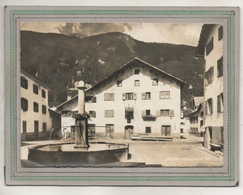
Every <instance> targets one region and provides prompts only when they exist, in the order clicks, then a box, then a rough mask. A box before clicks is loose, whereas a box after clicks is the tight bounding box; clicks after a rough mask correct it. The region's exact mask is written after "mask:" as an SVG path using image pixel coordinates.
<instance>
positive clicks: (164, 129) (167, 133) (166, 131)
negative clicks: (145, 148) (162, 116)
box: [161, 125, 171, 136]
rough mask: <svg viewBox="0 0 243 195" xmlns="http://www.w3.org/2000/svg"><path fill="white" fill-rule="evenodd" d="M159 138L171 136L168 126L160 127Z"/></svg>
mask: <svg viewBox="0 0 243 195" xmlns="http://www.w3.org/2000/svg"><path fill="white" fill-rule="evenodd" d="M161 136H171V127H170V125H162V127H161Z"/></svg>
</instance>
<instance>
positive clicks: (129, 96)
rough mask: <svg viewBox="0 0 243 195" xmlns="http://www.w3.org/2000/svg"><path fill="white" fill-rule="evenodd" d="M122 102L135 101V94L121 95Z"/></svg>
mask: <svg viewBox="0 0 243 195" xmlns="http://www.w3.org/2000/svg"><path fill="white" fill-rule="evenodd" d="M122 99H123V100H136V99H137V95H136V93H123V97H122Z"/></svg>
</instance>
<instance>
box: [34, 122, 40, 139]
mask: <svg viewBox="0 0 243 195" xmlns="http://www.w3.org/2000/svg"><path fill="white" fill-rule="evenodd" d="M34 132H35V137H36V138H38V137H39V121H37V120H35V121H34Z"/></svg>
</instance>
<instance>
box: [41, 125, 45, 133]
mask: <svg viewBox="0 0 243 195" xmlns="http://www.w3.org/2000/svg"><path fill="white" fill-rule="evenodd" d="M42 131H43V133H45V132H46V123H42Z"/></svg>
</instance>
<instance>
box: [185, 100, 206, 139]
mask: <svg viewBox="0 0 243 195" xmlns="http://www.w3.org/2000/svg"><path fill="white" fill-rule="evenodd" d="M200 100H201V101H200ZM193 102H194V103H193V107H194V110H193V112H192V113H190V114H189V115H187V117H188V118H189V120H190V134H195V135H199V136H202V135H203V133H204V122H203V119H204V97H194V100H193Z"/></svg>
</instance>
